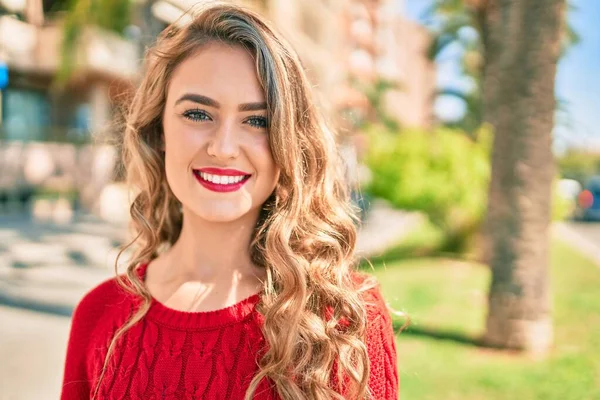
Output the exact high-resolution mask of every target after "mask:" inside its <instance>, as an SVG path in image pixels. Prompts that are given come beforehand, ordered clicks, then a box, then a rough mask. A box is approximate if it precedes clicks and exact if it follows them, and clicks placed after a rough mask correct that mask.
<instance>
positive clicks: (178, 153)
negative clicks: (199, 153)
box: [164, 122, 200, 165]
mask: <svg viewBox="0 0 600 400" xmlns="http://www.w3.org/2000/svg"><path fill="white" fill-rule="evenodd" d="M164 132H165V133H164V141H165V158H166V164H167V165H181V164H189V162H190V160H191V159H192V157H193V154H194V152H195V149H196V148H197V146H199V145H200V144H199V143H197V142H198V139H199V136H198V135H195V134H194V132H193V130H192V129H190V127H188V126H186V125H185V124H181V123H177V122H170V123H165V125H164Z"/></svg>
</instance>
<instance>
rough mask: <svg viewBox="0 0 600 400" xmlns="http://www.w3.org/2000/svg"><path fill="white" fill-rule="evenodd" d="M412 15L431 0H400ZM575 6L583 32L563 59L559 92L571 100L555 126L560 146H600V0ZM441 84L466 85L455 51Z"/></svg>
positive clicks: (441, 106)
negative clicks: (457, 63)
mask: <svg viewBox="0 0 600 400" xmlns="http://www.w3.org/2000/svg"><path fill="white" fill-rule="evenodd" d="M399 2H400V3H402V2H403V3H404V11H405V14H406V16H407V17H408V18H410V19H413V20H415V21H419V20H420V18H421V16H422V15H423V13H424V12H425V10H426V9H427V8H428V7H429V5H430V4H431V0H403V1H402V0H399ZM570 3H571V4H572V5H574V6H575V10H574V11H572V12H570V13H569V20H570V23H571V25H572V26H573V27H574V29H575V30H576V31H577V33H578V34H579V35H580V36H581V42H580V43H579V44H578V45H576V46H575V47H572V48H571V49H570V50H569V51H568V52H567V54H566V55H565V56H564V58H563V59H561V61H560V62H559V65H558V72H557V77H556V93H557V96H558V97H559V98H560V99H562V100H564V101H565V102H566V104H567V106H566V107H567V111H568V113H567V116H566V118H564V117H561V118H560V120H561V121H564V120H566V122H565V123H563V122H561V123H559V124H557V127H556V129H555V143H556V148H557V150H561V149H562V148H564V147H565V146H576V147H596V148H597V149H600V0H570ZM437 80H438V86H443V87H447V86H459V87H460V86H463V85H466V84H468V82H465V81H464V79H461V77H460V74H459V70H458V68H457V65H456V64H455V63H454V62H453V60H452V53H451V52H449V56H448V57H446V60H445V61H442V62H440V64H439V65H438V79H437ZM461 112H462V107H461V104H460V103H458V102H456V101H453V100H449V99H445V100H440V101H438V102H437V104H436V113H437V114H438V115H439V116H440V117H442V118H452V117H455V116H456V115H458V114H460V113H461Z"/></svg>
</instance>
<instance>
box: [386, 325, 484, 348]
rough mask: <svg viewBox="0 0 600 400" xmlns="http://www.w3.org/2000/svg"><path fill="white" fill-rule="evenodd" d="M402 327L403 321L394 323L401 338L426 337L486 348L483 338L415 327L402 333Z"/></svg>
mask: <svg viewBox="0 0 600 400" xmlns="http://www.w3.org/2000/svg"><path fill="white" fill-rule="evenodd" d="M402 325H403V322H401V321H394V322H393V326H394V332H396V334H400V335H401V336H402V335H408V336H417V337H426V338H431V339H436V340H444V341H451V342H454V343H459V344H463V345H467V346H476V347H485V346H484V343H483V340H482V338H481V337H472V336H469V335H465V334H464V333H461V332H456V331H450V330H443V329H435V328H428V327H424V326H414V325H409V326H408V327H407V328H405V329H404V330H402V331H401V328H402ZM400 331H401V332H400Z"/></svg>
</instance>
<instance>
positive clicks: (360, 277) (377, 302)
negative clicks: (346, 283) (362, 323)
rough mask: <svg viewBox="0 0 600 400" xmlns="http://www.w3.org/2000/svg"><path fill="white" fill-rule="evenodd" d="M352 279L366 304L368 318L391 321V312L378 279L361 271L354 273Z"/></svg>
mask: <svg viewBox="0 0 600 400" xmlns="http://www.w3.org/2000/svg"><path fill="white" fill-rule="evenodd" d="M351 277H352V281H353V283H354V285H355V288H356V290H357V291H359V293H360V295H361V298H362V300H363V301H364V303H365V307H366V310H367V318H368V319H369V320H372V319H375V318H380V317H383V318H384V319H386V320H389V321H391V316H390V311H389V309H388V307H387V303H386V301H385V299H384V297H383V294H382V293H381V285H380V284H379V281H377V278H375V277H374V276H373V275H370V274H368V273H365V272H360V271H353V272H352V274H351Z"/></svg>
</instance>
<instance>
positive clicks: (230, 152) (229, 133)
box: [207, 121, 240, 160]
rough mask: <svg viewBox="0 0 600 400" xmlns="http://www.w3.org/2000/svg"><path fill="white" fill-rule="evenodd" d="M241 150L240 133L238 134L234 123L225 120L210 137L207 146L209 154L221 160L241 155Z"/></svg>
mask: <svg viewBox="0 0 600 400" xmlns="http://www.w3.org/2000/svg"><path fill="white" fill-rule="evenodd" d="M239 151H240V146H239V143H238V135H236V132H235V128H234V124H233V123H232V122H228V121H223V122H222V123H220V124H219V125H218V126H217V128H216V129H215V131H214V132H213V135H212V136H211V138H210V141H209V143H208V148H207V152H208V155H209V156H211V157H215V158H217V159H219V160H231V159H235V158H236V157H237V156H238V155H239Z"/></svg>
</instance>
